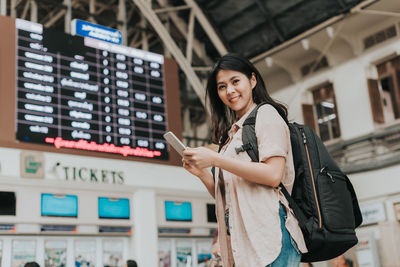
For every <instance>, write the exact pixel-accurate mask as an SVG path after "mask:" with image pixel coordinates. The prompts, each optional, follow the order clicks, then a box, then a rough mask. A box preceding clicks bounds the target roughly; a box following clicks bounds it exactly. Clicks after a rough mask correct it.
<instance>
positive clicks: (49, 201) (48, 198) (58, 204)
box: [41, 194, 78, 217]
mask: <svg viewBox="0 0 400 267" xmlns="http://www.w3.org/2000/svg"><path fill="white" fill-rule="evenodd" d="M41 214H42V216H65V217H77V216H78V197H77V196H75V195H54V194H42V206H41Z"/></svg>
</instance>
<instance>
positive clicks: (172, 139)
mask: <svg viewBox="0 0 400 267" xmlns="http://www.w3.org/2000/svg"><path fill="white" fill-rule="evenodd" d="M164 138H165V140H167V142H168V143H169V144H170V145H171V146H172V147H173V148H174V149H175V150H176V152H178V153H179V155H181V156H182V157H183V150H185V148H186V146H185V145H184V144H183V143H182V142H181V140H179V139H178V137H176V136H175V135H174V133H173V132H167V133H165V134H164Z"/></svg>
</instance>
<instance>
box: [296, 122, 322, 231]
mask: <svg viewBox="0 0 400 267" xmlns="http://www.w3.org/2000/svg"><path fill="white" fill-rule="evenodd" d="M300 131H301V134H302V136H303V143H304V146H305V148H306V154H307V161H308V167H309V168H310V174H311V180H312V185H313V190H314V197H315V203H317V210H318V218H319V222H318V225H319V228H322V217H321V211H320V208H319V203H318V197H317V190H316V189H315V180H314V174H313V169H312V166H311V160H310V155H309V152H308V145H307V138H306V135H305V133H304V130H303V129H300Z"/></svg>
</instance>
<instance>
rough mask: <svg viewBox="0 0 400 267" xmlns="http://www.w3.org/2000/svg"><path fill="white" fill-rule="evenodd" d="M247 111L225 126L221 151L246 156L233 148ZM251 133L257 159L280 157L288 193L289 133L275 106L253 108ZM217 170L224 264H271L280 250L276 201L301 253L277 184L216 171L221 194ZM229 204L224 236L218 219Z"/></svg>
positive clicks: (291, 217)
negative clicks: (225, 137)
mask: <svg viewBox="0 0 400 267" xmlns="http://www.w3.org/2000/svg"><path fill="white" fill-rule="evenodd" d="M255 106H256V105H255V104H254V106H253V107H252V108H250V110H249V111H248V112H247V113H246V114H245V115H243V116H242V117H241V118H240V119H239V120H238V121H237V122H236V123H234V124H233V125H232V127H231V129H230V131H229V141H228V143H227V144H226V145H225V146H224V147H223V148H222V150H221V152H220V153H222V154H223V155H224V156H227V157H231V158H234V159H240V160H243V161H249V162H250V161H251V159H250V157H249V156H248V155H247V153H246V152H241V153H239V154H237V153H236V151H235V148H236V147H239V146H241V145H242V144H243V142H242V125H243V122H244V120H245V119H246V118H247V117H248V115H249V113H250V112H251V111H252V110H253V109H254V108H255ZM255 130H256V135H257V140H258V150H259V158H260V162H263V161H265V160H267V159H268V158H270V157H274V156H280V157H284V158H285V159H286V165H285V172H284V175H283V178H282V183H283V185H284V186H285V187H286V189H287V190H288V192H289V193H291V191H292V188H293V182H294V166H293V157H292V148H291V145H290V133H289V128H288V127H287V125H286V123H285V121H284V120H283V119H282V118H281V117H280V115H279V113H278V112H277V111H276V110H275V108H274V107H273V106H271V105H269V104H265V105H263V106H262V107H260V109H259V110H258V113H257V120H256V126H255ZM219 171H220V170H219V169H216V175H215V179H216V182H215V201H216V213H217V218H218V228H219V237H218V239H219V240H218V241H219V244H220V249H221V256H222V259H223V264H224V267H231V266H233V264H235V267H248V266H250V267H262V266H266V265H268V264H270V263H272V262H273V261H274V260H275V259H276V258H277V257H278V255H279V253H280V251H281V240H282V231H281V228H280V217H279V201H281V202H282V203H283V205H284V206H285V207H286V210H287V219H286V228H287V230H288V232H289V233H290V235H291V236H292V238H293V240H294V241H295V242H296V244H297V246H298V249H299V250H300V251H301V252H307V248H306V246H305V242H304V239H303V235H302V232H301V230H300V227H299V225H298V222H297V219H296V218H295V217H294V215H293V212H292V210H291V209H290V208H289V205H288V202H287V200H286V198H285V197H284V195H283V193H282V192H281V190H280V188H272V187H270V186H266V185H261V184H256V183H252V182H249V181H247V180H245V179H243V178H241V177H239V176H237V175H235V174H232V173H230V172H227V171H225V170H222V174H223V180H224V181H223V182H224V185H225V197H224V196H223V195H222V193H221V190H220V183H219V178H218V177H219ZM226 207H228V208H229V226H230V233H231V235H230V236H228V235H227V231H226V230H227V229H226V224H225V220H224V212H225V208H226Z"/></svg>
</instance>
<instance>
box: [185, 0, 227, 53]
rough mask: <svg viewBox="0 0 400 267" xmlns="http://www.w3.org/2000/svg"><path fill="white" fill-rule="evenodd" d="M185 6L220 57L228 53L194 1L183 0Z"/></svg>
mask: <svg viewBox="0 0 400 267" xmlns="http://www.w3.org/2000/svg"><path fill="white" fill-rule="evenodd" d="M185 2H186V4H188V5H189V6H191V7H192V9H193V11H194V12H195V15H196V18H197V21H198V22H199V23H200V25H201V26H202V27H203V30H204V31H205V32H206V33H207V35H208V37H209V39H210V41H211V42H212V43H213V45H214V47H215V48H216V49H217V51H218V53H219V55H220V56H223V55H225V54H226V53H228V50H227V49H226V47H225V45H224V43H223V42H222V41H221V39H220V38H219V36H218V34H217V33H216V32H215V30H214V27H213V26H212V25H211V23H210V22H209V21H208V19H207V18H206V16H205V15H204V13H203V11H202V10H201V9H200V7H199V6H198V5H197V3H196V1H194V0H185Z"/></svg>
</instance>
